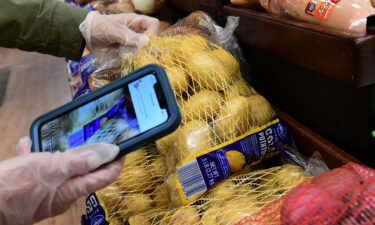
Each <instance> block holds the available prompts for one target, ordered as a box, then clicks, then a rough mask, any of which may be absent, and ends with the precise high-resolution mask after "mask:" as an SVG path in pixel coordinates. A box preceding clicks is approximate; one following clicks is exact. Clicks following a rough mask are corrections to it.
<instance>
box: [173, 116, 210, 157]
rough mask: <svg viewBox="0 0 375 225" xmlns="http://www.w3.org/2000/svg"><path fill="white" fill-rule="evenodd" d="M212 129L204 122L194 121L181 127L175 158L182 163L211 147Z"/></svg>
mask: <svg viewBox="0 0 375 225" xmlns="http://www.w3.org/2000/svg"><path fill="white" fill-rule="evenodd" d="M211 144H212V140H211V128H210V126H209V125H208V124H207V123H206V122H204V121H202V120H192V121H190V122H188V123H186V124H185V125H184V126H182V127H180V129H179V131H178V135H177V142H176V148H175V152H174V153H175V158H176V161H177V162H180V161H181V160H183V159H184V158H186V157H189V156H192V155H195V154H197V153H199V152H201V151H204V150H207V149H208V148H210V147H211Z"/></svg>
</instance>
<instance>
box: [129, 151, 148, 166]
mask: <svg viewBox="0 0 375 225" xmlns="http://www.w3.org/2000/svg"><path fill="white" fill-rule="evenodd" d="M124 158H125V159H124V168H128V167H133V166H140V165H142V164H143V163H144V162H145V161H146V159H147V151H146V149H145V148H140V149H138V150H135V151H132V152H130V153H128V154H126V155H125V157H124ZM124 170H125V169H124Z"/></svg>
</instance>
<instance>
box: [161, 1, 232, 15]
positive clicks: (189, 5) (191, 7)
mask: <svg viewBox="0 0 375 225" xmlns="http://www.w3.org/2000/svg"><path fill="white" fill-rule="evenodd" d="M166 2H167V4H169V5H171V6H174V7H176V8H179V9H182V10H185V11H189V12H193V11H197V10H201V9H202V8H201V6H202V5H203V6H204V7H205V6H207V7H213V8H216V9H217V10H221V7H222V6H223V4H224V3H225V2H227V1H225V0H190V1H186V0H167V1H166Z"/></svg>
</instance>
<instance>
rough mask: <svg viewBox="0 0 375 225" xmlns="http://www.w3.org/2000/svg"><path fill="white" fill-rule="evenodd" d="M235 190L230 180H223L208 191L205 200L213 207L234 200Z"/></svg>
mask: <svg viewBox="0 0 375 225" xmlns="http://www.w3.org/2000/svg"><path fill="white" fill-rule="evenodd" d="M236 189H237V187H236V185H235V184H234V183H233V182H232V181H231V180H223V181H220V182H219V183H217V184H215V186H214V187H213V188H211V189H210V190H209V192H208V193H207V195H206V198H207V199H209V201H210V202H212V203H214V204H215V205H217V204H221V203H224V202H226V201H228V200H231V199H233V198H235V196H236Z"/></svg>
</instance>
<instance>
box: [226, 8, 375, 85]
mask: <svg viewBox="0 0 375 225" xmlns="http://www.w3.org/2000/svg"><path fill="white" fill-rule="evenodd" d="M222 10H223V12H222V13H223V15H224V16H239V17H240V25H239V27H238V29H237V32H236V35H237V38H238V39H239V40H240V41H241V42H244V43H246V44H249V45H251V46H256V47H257V48H259V49H262V50H265V51H268V52H271V53H273V54H275V55H277V56H279V57H282V58H283V59H286V60H288V61H290V62H292V63H295V64H297V65H300V66H302V67H306V68H308V69H310V70H312V71H314V72H316V73H319V74H324V75H326V76H328V77H331V78H334V79H336V80H340V81H342V82H345V83H348V84H350V85H353V86H356V87H362V86H366V85H370V84H374V83H375V63H374V62H375V34H374V33H368V34H367V35H366V36H364V37H351V36H348V35H344V34H340V33H336V32H332V31H330V30H328V29H326V28H324V27H321V26H318V25H312V24H308V23H306V22H301V21H297V20H294V19H286V18H281V17H278V16H274V15H271V14H269V13H267V12H265V11H260V10H254V9H248V8H241V7H236V6H233V5H228V6H224V7H223V9H222Z"/></svg>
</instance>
